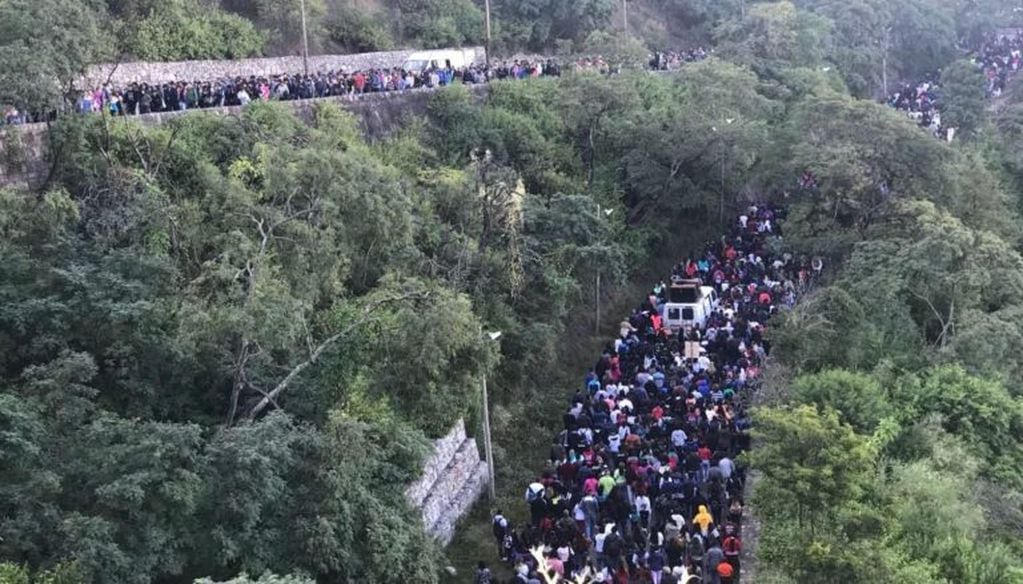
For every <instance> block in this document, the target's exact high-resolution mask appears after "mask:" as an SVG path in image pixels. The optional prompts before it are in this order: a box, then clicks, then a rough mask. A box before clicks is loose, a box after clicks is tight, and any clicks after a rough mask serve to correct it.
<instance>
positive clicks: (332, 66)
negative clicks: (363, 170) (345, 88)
mask: <svg viewBox="0 0 1023 584" xmlns="http://www.w3.org/2000/svg"><path fill="white" fill-rule="evenodd" d="M465 50H466V51H473V52H474V53H475V55H476V58H477V60H479V61H482V59H483V47H470V48H466V49H465ZM413 52H415V51H412V50H401V51H381V52H376V53H357V54H351V55H310V57H309V71H337V70H341V69H343V70H346V71H356V70H364V69H378V68H390V67H399V66H401V64H402V63H404V62H405V59H406V58H407V57H408V56H409V55H410V54H412V53H413ZM302 71H303V69H302V57H301V56H297V57H273V58H264V59H238V60H234V61H178V62H173V63H149V62H133V63H117V64H114V63H108V64H105V65H96V66H94V67H92V68H90V69H89V72H88V73H87V74H86V76H85V77H84V78H83V80H82V82H81V85H82V86H83V87H94V86H96V85H101V84H103V83H104V82H106V81H107V80H108V79H109V80H110V82H111V83H113V84H114V85H115V86H125V85H129V84H131V83H133V82H139V83H150V84H153V83H163V82H167V81H195V80H197V79H199V80H214V79H220V78H223V77H248V76H250V75H256V76H269V75H278V74H282V73H301V72H302Z"/></svg>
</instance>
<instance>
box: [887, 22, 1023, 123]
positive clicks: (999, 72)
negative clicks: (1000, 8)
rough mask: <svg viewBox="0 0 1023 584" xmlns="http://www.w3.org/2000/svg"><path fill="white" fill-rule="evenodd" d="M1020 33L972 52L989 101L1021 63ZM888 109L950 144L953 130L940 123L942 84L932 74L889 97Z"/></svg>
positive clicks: (1000, 37)
mask: <svg viewBox="0 0 1023 584" xmlns="http://www.w3.org/2000/svg"><path fill="white" fill-rule="evenodd" d="M1021 55H1023V32H1017V33H1016V34H1014V35H1006V34H1001V35H996V36H993V37H992V38H990V39H989V40H988V41H987V42H985V43H984V44H983V46H981V48H980V49H978V50H976V51H972V53H971V57H970V58H971V60H972V61H973V63H974V64H975V65H976V66H977V68H978V69H980V70H982V71H983V72H984V78H985V80H986V85H985V91H986V93H987V96H988V97H989V98H997V97H999V96H1001V95H1002V92H1003V91H1005V88H1006V86H1007V85H1008V82H1009V79H1010V78H1011V76H1012V75H1013V74H1015V73H1016V72H1017V71H1018V70H1019V69H1020V66H1021V63H1023V57H1021ZM888 105H890V106H892V107H894V108H896V109H899V110H902V111H904V112H906V115H908V116H909V117H910V118H912V119H914V120H916V122H917V123H918V124H919V125H920V126H921V127H924V128H927V129H928V130H929V131H930V132H931V133H933V134H934V135H935V136H936V137H938V138H941V139H945V140H949V141H951V140H952V138H953V137H954V136H955V128H947V127H945V126H944V125H943V124H942V121H941V106H942V104H941V82H940V76H939V75H938V74H937V73H935V74H932V75H930V76H928V77H927V78H926V79H924V80H922V81H921V82H919V83H916V84H905V85H903V86H901V87H899V89H898V90H897V91H896V92H895V93H893V94H892V95H890V96H889V97H888Z"/></svg>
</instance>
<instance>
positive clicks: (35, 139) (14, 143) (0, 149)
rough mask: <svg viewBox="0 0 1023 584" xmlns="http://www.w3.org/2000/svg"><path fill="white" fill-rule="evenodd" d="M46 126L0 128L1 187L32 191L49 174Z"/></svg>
mask: <svg viewBox="0 0 1023 584" xmlns="http://www.w3.org/2000/svg"><path fill="white" fill-rule="evenodd" d="M47 143H48V133H47V127H46V124H32V125H29V126H9V127H6V128H0V187H5V186H16V187H27V188H35V187H38V186H39V185H41V184H43V183H44V182H45V181H46V177H47V175H48V174H49V163H48V157H47V154H46V153H47Z"/></svg>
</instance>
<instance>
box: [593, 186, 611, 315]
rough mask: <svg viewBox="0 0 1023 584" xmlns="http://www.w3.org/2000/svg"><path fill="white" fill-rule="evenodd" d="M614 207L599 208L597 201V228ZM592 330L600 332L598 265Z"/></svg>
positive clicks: (598, 268) (598, 267)
mask: <svg viewBox="0 0 1023 584" xmlns="http://www.w3.org/2000/svg"><path fill="white" fill-rule="evenodd" d="M614 212H615V210H614V209H601V207H600V203H597V229H600V227H601V225H600V224H601V222H602V221H603V220H604V217H605V216H607V217H610V216H611V214H612V213H614ZM593 288H594V290H593V330H594V332H595V333H596V334H597V335H599V334H600V266H597V276H596V281H595V282H594V286H593Z"/></svg>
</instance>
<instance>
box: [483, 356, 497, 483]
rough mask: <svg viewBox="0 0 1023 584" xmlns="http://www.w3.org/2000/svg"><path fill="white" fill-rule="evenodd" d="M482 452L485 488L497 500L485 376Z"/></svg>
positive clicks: (485, 378)
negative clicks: (485, 477) (485, 478)
mask: <svg viewBox="0 0 1023 584" xmlns="http://www.w3.org/2000/svg"><path fill="white" fill-rule="evenodd" d="M483 452H484V455H485V456H486V458H487V486H488V488H489V490H490V500H491V501H495V500H496V499H497V490H496V487H495V486H494V443H493V442H491V439H490V399H489V397H488V396H487V376H486V375H484V376H483Z"/></svg>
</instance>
